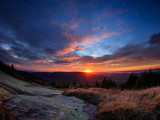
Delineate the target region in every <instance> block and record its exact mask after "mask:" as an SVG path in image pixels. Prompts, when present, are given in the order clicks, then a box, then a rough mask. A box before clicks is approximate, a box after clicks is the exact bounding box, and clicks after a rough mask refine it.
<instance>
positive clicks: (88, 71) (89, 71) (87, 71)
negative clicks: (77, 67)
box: [84, 69, 92, 73]
mask: <svg viewBox="0 0 160 120" xmlns="http://www.w3.org/2000/svg"><path fill="white" fill-rule="evenodd" d="M84 72H86V73H91V72H92V70H89V69H87V70H85V71H84Z"/></svg>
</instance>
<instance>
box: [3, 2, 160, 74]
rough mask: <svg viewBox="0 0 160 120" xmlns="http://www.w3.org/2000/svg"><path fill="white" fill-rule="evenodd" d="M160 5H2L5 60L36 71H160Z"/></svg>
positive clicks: (126, 3)
mask: <svg viewBox="0 0 160 120" xmlns="http://www.w3.org/2000/svg"><path fill="white" fill-rule="evenodd" d="M159 5H160V1H159V0H57V1H56V0H1V1H0V59H1V60H2V61H4V62H7V63H9V64H10V63H14V64H15V66H16V67H17V68H19V69H23V70H35V71H83V70H85V69H91V70H92V71H119V70H136V69H148V68H157V67H160V7H159ZM31 66H32V67H31Z"/></svg>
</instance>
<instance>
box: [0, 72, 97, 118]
mask: <svg viewBox="0 0 160 120" xmlns="http://www.w3.org/2000/svg"><path fill="white" fill-rule="evenodd" d="M0 82H1V83H3V85H7V86H10V87H11V88H12V89H13V88H16V89H18V90H20V91H24V93H26V92H27V93H28V94H12V95H11V98H10V100H9V101H7V102H6V103H5V104H4V107H5V108H7V109H10V110H12V112H13V113H14V114H15V116H16V119H17V120H88V119H90V120H95V119H96V112H97V110H96V109H97V108H96V106H94V105H91V104H88V103H86V102H84V101H83V100H81V99H78V98H75V97H67V96H64V95H62V92H63V91H60V90H53V89H47V88H43V87H40V86H36V85H31V84H29V83H26V82H24V81H20V80H17V79H15V78H13V77H11V76H9V75H6V74H4V73H0Z"/></svg>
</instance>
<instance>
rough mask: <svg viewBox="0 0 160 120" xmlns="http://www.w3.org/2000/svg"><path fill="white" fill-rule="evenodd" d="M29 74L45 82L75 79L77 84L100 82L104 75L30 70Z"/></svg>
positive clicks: (66, 81) (71, 81) (68, 81)
mask: <svg viewBox="0 0 160 120" xmlns="http://www.w3.org/2000/svg"><path fill="white" fill-rule="evenodd" d="M31 74H32V75H33V76H35V77H37V78H40V79H43V80H45V81H47V82H52V81H54V82H64V83H73V82H74V81H76V82H77V83H79V84H86V83H88V84H90V85H94V84H95V82H96V81H98V82H101V81H102V80H103V79H104V77H105V76H104V75H94V74H92V73H84V72H32V73H31Z"/></svg>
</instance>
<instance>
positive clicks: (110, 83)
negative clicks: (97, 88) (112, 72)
mask: <svg viewBox="0 0 160 120" xmlns="http://www.w3.org/2000/svg"><path fill="white" fill-rule="evenodd" d="M116 86H117V85H116V84H115V82H114V81H113V80H112V79H110V78H107V77H105V78H104V79H103V80H102V82H101V87H102V88H105V89H110V88H114V87H116Z"/></svg>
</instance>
